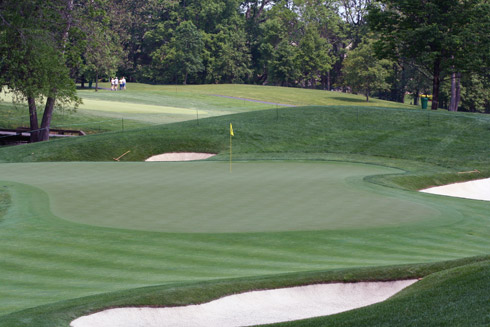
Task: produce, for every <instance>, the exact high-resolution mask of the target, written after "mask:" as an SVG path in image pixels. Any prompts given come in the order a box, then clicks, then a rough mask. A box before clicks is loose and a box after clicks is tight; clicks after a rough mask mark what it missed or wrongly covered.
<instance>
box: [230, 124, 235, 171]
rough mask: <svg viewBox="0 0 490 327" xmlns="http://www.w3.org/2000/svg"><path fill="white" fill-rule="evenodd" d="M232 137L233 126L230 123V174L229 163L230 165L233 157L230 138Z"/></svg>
mask: <svg viewBox="0 0 490 327" xmlns="http://www.w3.org/2000/svg"><path fill="white" fill-rule="evenodd" d="M233 136H234V134H233V126H232V125H231V123H230V173H231V163H232V156H233V151H232V141H231V139H232V137H233Z"/></svg>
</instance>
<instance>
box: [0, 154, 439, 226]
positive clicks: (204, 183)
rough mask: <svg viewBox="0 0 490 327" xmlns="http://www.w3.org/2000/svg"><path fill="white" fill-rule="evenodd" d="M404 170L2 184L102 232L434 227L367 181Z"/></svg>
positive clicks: (137, 167)
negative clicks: (36, 192) (39, 195)
mask: <svg viewBox="0 0 490 327" xmlns="http://www.w3.org/2000/svg"><path fill="white" fill-rule="evenodd" d="M397 172H400V171H399V170H395V169H391V168H386V167H379V166H373V165H363V164H347V163H324V162H237V163H234V164H233V171H232V172H230V169H229V164H228V163H226V162H187V163H158V162H157V163H148V162H147V163H36V164H3V165H2V170H1V172H0V180H10V181H14V182H18V183H24V184H29V185H32V186H34V187H37V188H39V189H42V190H43V191H45V192H46V193H47V194H48V196H49V199H50V206H51V210H52V212H53V213H54V214H55V215H56V216H58V217H60V218H63V219H66V220H69V221H73V222H77V223H82V224H88V225H94V226H101V227H112V228H123V229H137V230H146V231H164V232H199V233H225V232H227V233H228V232H271V231H300V230H305V231H306V230H332V229H353V228H366V227H390V226H391V227H393V226H400V225H405V224H413V223H416V222H418V221H420V220H424V221H428V220H432V219H438V218H439V217H440V215H441V214H440V211H439V210H438V209H437V208H435V207H434V206H429V205H427V204H424V203H423V201H418V200H417V199H419V200H420V198H422V197H423V196H422V195H415V194H413V193H410V192H403V191H393V190H389V189H386V188H383V187H379V186H376V185H372V184H370V183H366V182H364V181H363V178H364V177H365V176H368V175H375V174H387V173H397Z"/></svg>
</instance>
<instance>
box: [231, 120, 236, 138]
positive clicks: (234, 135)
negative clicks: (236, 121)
mask: <svg viewBox="0 0 490 327" xmlns="http://www.w3.org/2000/svg"><path fill="white" fill-rule="evenodd" d="M230 135H231V136H235V134H233V126H232V125H231V123H230Z"/></svg>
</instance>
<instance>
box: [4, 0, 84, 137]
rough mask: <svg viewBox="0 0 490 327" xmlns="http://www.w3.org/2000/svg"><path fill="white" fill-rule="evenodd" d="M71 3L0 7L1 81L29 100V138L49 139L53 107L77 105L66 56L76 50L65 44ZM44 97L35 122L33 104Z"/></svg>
mask: <svg viewBox="0 0 490 327" xmlns="http://www.w3.org/2000/svg"><path fill="white" fill-rule="evenodd" d="M73 13H74V3H73V1H72V0H66V1H61V0H59V1H55V0H52V1H39V0H37V1H36V0H29V1H28V0H19V1H7V2H2V3H1V5H0V16H1V17H0V18H1V20H0V36H1V38H2V42H1V45H0V65H1V68H0V70H1V71H2V72H5V75H4V78H3V79H4V80H3V83H4V85H6V86H7V87H8V89H9V90H10V91H11V92H13V93H14V94H15V95H16V96H17V98H18V99H21V100H25V101H27V103H28V108H29V117H30V129H31V141H32V142H37V141H46V140H48V139H49V128H50V125H51V118H52V113H53V110H54V108H55V105H56V104H58V105H66V104H70V103H72V104H75V105H77V104H78V103H79V101H80V100H79V98H78V97H77V96H76V91H75V83H74V82H73V80H72V79H71V78H70V69H69V67H68V66H67V59H68V58H70V55H71V53H72V51H74V50H75V49H76V48H75V47H71V46H70V44H69V40H70V32H71V31H72V29H74V24H73V18H74V15H73ZM39 101H44V102H45V106H44V113H43V117H42V121H41V125H40V126H39V122H38V114H37V102H39Z"/></svg>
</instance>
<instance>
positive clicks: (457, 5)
mask: <svg viewBox="0 0 490 327" xmlns="http://www.w3.org/2000/svg"><path fill="white" fill-rule="evenodd" d="M383 3H384V4H385V5H384V6H372V7H371V8H370V12H369V16H368V21H369V24H370V27H371V28H372V29H373V30H374V31H376V32H378V33H379V38H380V39H379V41H378V43H377V47H376V48H377V49H376V50H377V53H378V54H379V55H381V56H383V57H385V58H392V59H396V58H400V57H406V58H412V59H414V60H415V61H416V62H417V64H418V65H422V66H425V69H426V70H428V71H430V72H431V74H432V94H433V98H432V109H434V110H435V109H437V108H438V107H439V91H440V85H441V82H442V80H443V77H444V74H447V75H450V74H451V72H460V73H463V72H468V73H470V72H472V71H474V70H475V69H477V70H480V69H481V68H482V67H487V68H488V52H489V43H490V39H489V38H490V29H489V28H490V26H489V23H488V20H489V18H488V16H489V15H488V12H489V10H490V7H489V4H488V2H487V1H485V0H466V1H460V0H424V1H422V0H417V1H413V0H385V1H383ZM482 53H485V55H482Z"/></svg>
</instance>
